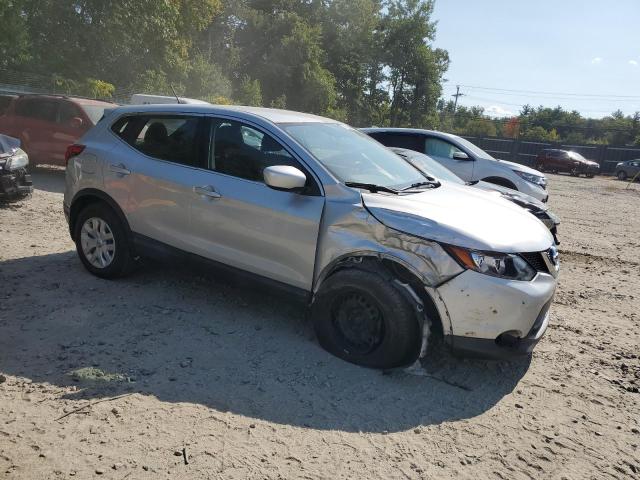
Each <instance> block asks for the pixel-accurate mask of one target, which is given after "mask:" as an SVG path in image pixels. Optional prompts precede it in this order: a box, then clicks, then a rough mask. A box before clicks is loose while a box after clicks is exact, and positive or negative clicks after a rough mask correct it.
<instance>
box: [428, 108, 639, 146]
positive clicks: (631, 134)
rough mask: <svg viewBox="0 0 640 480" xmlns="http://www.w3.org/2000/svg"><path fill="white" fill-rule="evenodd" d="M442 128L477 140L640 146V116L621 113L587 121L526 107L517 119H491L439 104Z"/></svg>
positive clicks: (475, 110) (554, 110) (481, 112)
mask: <svg viewBox="0 0 640 480" xmlns="http://www.w3.org/2000/svg"><path fill="white" fill-rule="evenodd" d="M438 115H439V128H440V129H442V130H444V131H447V132H453V133H458V134H460V135H467V136H473V137H502V138H520V139H522V140H530V141H536V142H545V143H568V144H604V145H606V144H611V145H634V146H640V112H636V113H634V114H633V115H625V114H624V113H623V112H622V111H620V110H617V111H615V112H613V113H611V115H608V116H605V117H603V118H586V117H583V116H582V115H581V114H580V113H579V112H577V111H575V110H566V109H564V108H562V107H560V106H557V107H553V108H550V107H544V106H539V107H532V106H530V105H525V106H523V107H522V109H521V110H520V112H519V114H518V115H517V116H513V117H505V118H489V117H488V116H486V115H485V114H484V109H483V108H482V107H477V106H475V107H466V106H458V108H457V109H456V111H455V113H454V104H453V102H444V101H440V103H439V104H438Z"/></svg>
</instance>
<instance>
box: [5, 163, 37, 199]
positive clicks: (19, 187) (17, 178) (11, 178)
mask: <svg viewBox="0 0 640 480" xmlns="http://www.w3.org/2000/svg"><path fill="white" fill-rule="evenodd" d="M31 193H33V181H32V180H31V175H29V174H28V173H27V172H26V170H24V169H20V170H16V171H13V172H2V171H0V200H13V199H16V198H20V197H24V196H26V195H29V194H31Z"/></svg>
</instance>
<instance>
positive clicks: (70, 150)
mask: <svg viewBox="0 0 640 480" xmlns="http://www.w3.org/2000/svg"><path fill="white" fill-rule="evenodd" d="M85 148H86V147H85V146H84V145H78V144H77V143H74V144H73V145H69V146H68V147H67V151H66V153H65V154H64V161H65V164H68V163H69V160H71V159H72V158H73V157H76V156H78V155H80V154H81V153H82V152H83V151H84V149H85Z"/></svg>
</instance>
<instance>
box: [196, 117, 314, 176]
mask: <svg viewBox="0 0 640 480" xmlns="http://www.w3.org/2000/svg"><path fill="white" fill-rule="evenodd" d="M275 165H289V166H292V167H296V168H298V169H300V170H302V168H301V166H300V164H299V163H298V162H297V161H296V160H295V159H294V158H293V157H292V156H291V155H290V154H289V152H287V151H286V150H285V149H284V147H283V146H282V145H280V143H278V142H277V141H276V140H275V139H274V138H273V137H271V136H270V135H268V134H266V133H263V132H261V131H259V130H257V129H255V128H253V127H250V126H248V125H245V124H242V123H240V122H236V121H233V120H214V121H213V122H212V125H211V145H210V149H209V169H210V170H214V171H216V172H219V173H224V174H226V175H231V176H233V177H239V178H243V179H245V180H252V181H255V182H263V181H264V177H263V171H264V169H265V168H267V167H271V166H275Z"/></svg>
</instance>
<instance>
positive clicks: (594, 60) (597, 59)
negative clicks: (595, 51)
mask: <svg viewBox="0 0 640 480" xmlns="http://www.w3.org/2000/svg"><path fill="white" fill-rule="evenodd" d="M601 63H602V57H594V58H592V59H591V65H600V64H601Z"/></svg>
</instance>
